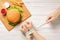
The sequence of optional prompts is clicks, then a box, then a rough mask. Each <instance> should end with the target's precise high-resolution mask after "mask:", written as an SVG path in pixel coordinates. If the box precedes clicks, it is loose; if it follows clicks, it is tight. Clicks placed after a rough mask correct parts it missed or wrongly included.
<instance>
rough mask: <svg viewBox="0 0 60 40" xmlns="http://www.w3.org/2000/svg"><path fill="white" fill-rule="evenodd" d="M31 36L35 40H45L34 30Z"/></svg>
mask: <svg viewBox="0 0 60 40" xmlns="http://www.w3.org/2000/svg"><path fill="white" fill-rule="evenodd" d="M33 36H34V38H35V40H45V38H44V37H42V36H41V35H39V34H38V33H37V32H36V31H34V32H33Z"/></svg>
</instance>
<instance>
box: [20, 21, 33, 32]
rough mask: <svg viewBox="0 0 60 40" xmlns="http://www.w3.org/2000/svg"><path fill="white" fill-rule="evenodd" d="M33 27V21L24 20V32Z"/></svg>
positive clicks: (22, 28)
mask: <svg viewBox="0 0 60 40" xmlns="http://www.w3.org/2000/svg"><path fill="white" fill-rule="evenodd" d="M31 28H32V23H31V22H24V23H23V24H22V25H21V27H20V30H21V31H22V32H23V33H26V32H28V31H29V30H30V29H31Z"/></svg>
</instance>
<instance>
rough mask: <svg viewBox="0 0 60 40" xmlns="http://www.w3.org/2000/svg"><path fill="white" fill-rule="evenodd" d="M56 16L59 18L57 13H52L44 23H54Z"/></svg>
mask: <svg viewBox="0 0 60 40" xmlns="http://www.w3.org/2000/svg"><path fill="white" fill-rule="evenodd" d="M58 16H59V13H52V14H50V15H48V17H47V19H46V23H50V22H52V21H54V20H55V19H56V18H57V17H58Z"/></svg>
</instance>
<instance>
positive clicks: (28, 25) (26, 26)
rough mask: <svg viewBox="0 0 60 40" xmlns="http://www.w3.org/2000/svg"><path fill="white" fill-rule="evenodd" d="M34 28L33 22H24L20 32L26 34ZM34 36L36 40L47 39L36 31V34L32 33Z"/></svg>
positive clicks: (29, 39)
mask: <svg viewBox="0 0 60 40" xmlns="http://www.w3.org/2000/svg"><path fill="white" fill-rule="evenodd" d="M32 27H33V26H32V23H31V22H24V23H23V24H22V26H21V27H20V30H21V32H23V33H26V32H27V31H28V30H30V29H31V28H32ZM32 35H33V37H34V38H35V40H45V38H44V37H42V36H41V35H39V34H38V32H36V31H34V32H33V33H32ZM26 39H27V40H32V38H31V37H29V38H26Z"/></svg>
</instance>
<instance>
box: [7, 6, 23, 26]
mask: <svg viewBox="0 0 60 40" xmlns="http://www.w3.org/2000/svg"><path fill="white" fill-rule="evenodd" d="M6 17H7V20H8V23H9V24H10V25H12V26H15V25H17V24H18V23H20V22H21V20H22V9H21V8H20V7H18V6H11V7H10V8H8V10H7V15H6Z"/></svg>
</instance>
